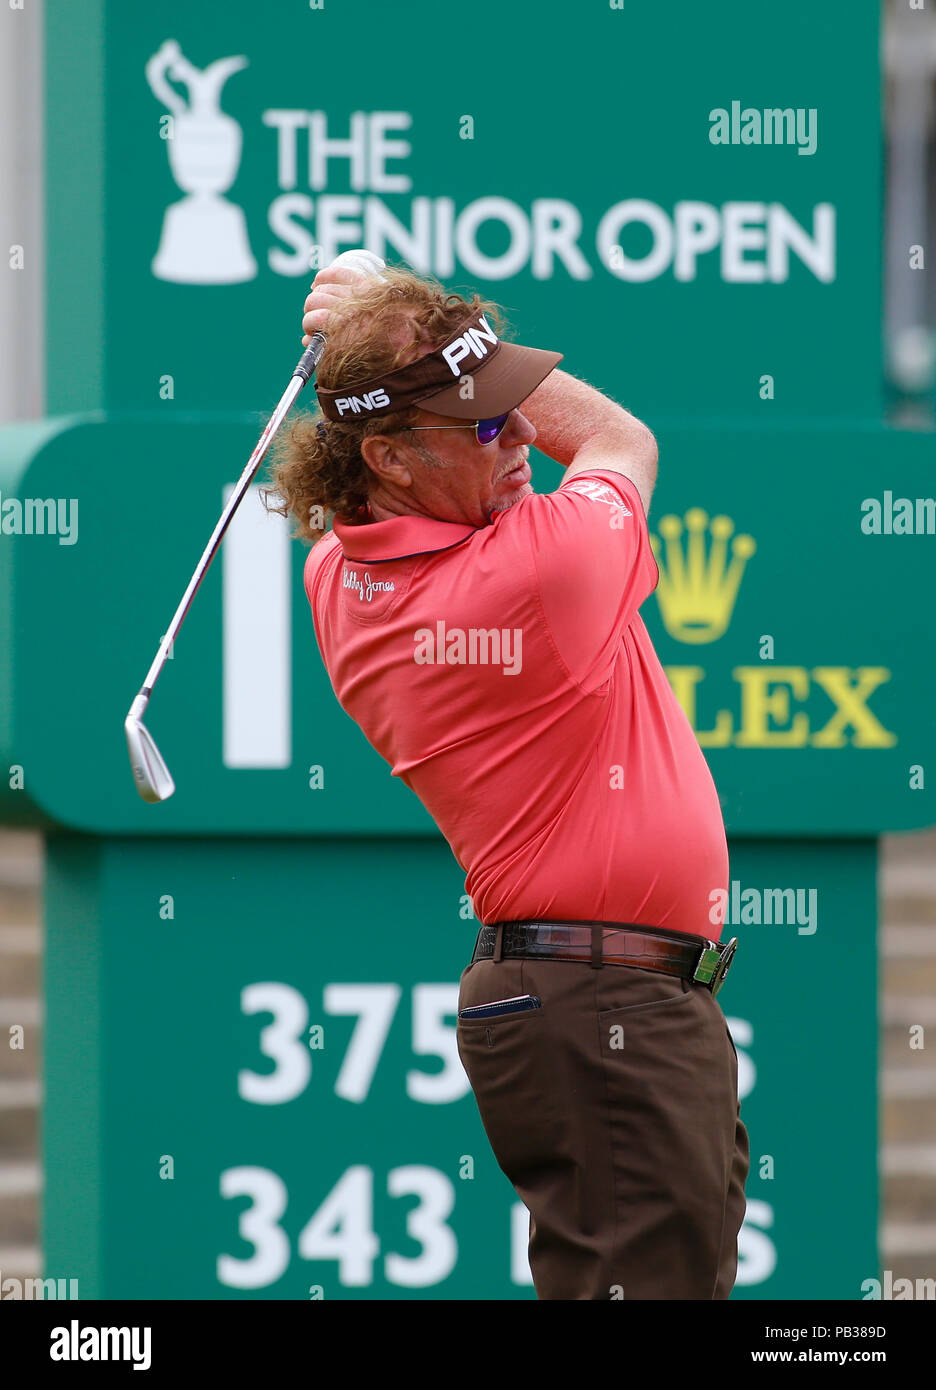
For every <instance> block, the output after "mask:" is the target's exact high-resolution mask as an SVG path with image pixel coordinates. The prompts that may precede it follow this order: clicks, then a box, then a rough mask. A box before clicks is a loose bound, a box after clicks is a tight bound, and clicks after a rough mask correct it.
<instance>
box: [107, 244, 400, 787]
mask: <svg viewBox="0 0 936 1390" xmlns="http://www.w3.org/2000/svg"><path fill="white" fill-rule="evenodd" d="M384 264H385V262H384V261H382V260H381V259H380V257H379V256H376V255H374V253H373V252H372V251H363V250H355V251H345V252H343V253H342V255H340V256H337V257H336V258H335V260H334V261H332V265H341V266H347V267H348V269H349V270H357V271H359V272H360V273H361V274H364V275H373V276H375V277H376V278H377V279H382V278H383V277H382V276H381V275H380V274H379V268H380V267H382V266H383V265H384ZM324 351H325V337H324V334H322V333H313V334H312V341H311V342H310V343H309V346H308V347H307V348H306V350H305V352H304V353H303V354H302V356H301V357H300V359H299V361H298V363H297V364H296V368H295V370H294V372H293V374H292V377H291V379H290V382H289V385H288V386H287V388H286V390H285V391H284V392H283V395H282V397H281V398H280V401H279V404H278V405H277V407H276V409H275V410H274V412H273V414H272V415H271V417H270V419H269V421H268V423H267V425H266V427H265V429H264V431H263V433H262V434H261V436H260V438H259V439H258V441H257V444H256V447H255V448H254V451H253V453H252V454H251V455H250V458H249V459H248V460H247V464H246V466H245V468H244V471H243V472H242V473H241V475H240V478H239V479H238V480H237V484H236V486H235V488H234V490H233V492H232V493H231V496H230V497H229V498H228V502H227V505H226V506H225V508H224V511H223V512H222V513H221V516H220V517H219V518H218V523H217V525H216V526H215V528H214V530H213V531H212V533H211V537H210V539H209V541H208V544H207V545H206V546H205V549H204V551H203V553H202V557H201V559H200V560H199V562H198V564H197V566H196V568H195V573H194V574H193V575H192V577H191V579H190V580H189V582H188V585H187V587H186V590H185V593H184V594H183V595H182V598H181V600H180V602H179V606H178V608H177V609H176V611H175V614H174V616H173V619H172V622H171V623H170V624H169V627H168V629H167V631H166V635H165V636H164V637H163V639H162V642H161V643H160V645H159V650H158V651H157V653H156V656H155V658H154V660H153V664H152V666H151V667H150V668H149V671H148V672H147V673H146V680H145V681H144V682H143V685H142V686H141V687H140V691H139V694H138V695H137V696H136V699H135V700H134V701H133V704H132V705H131V706H130V711H129V713H128V714H127V717H126V719H125V720H124V732H125V733H126V735H127V748H128V750H129V753H130V766H131V768H132V769H133V777H134V780H135V782H136V788H137V791H138V792H139V793H140V796H141V797H142V798H143V800H144V801H149V802H156V801H166V800H168V798H169V797H170V796H171V795H172V793H173V792H174V791H175V782H174V781H173V778H172V773H171V772H170V771H169V769H168V767H167V766H166V763H165V759H164V758H163V757H162V754H161V753H160V751H159V749H158V748H157V747H156V743H155V740H154V739H153V736H152V734H151V733H150V732H149V730H148V729H147V728H146V726H145V724H144V723H143V716H144V714H145V713H146V708H147V705H148V704H149V701H150V696H151V695H152V693H153V687H154V685H155V684H156V682H157V680H158V679H159V675H160V672H161V671H162V669H163V666H164V665H165V664H166V658H167V656H168V655H169V651H170V650H171V648H172V644H173V642H174V641H175V639H176V636H177V635H178V632H179V629H180V627H181V626H182V623H183V622H184V620H185V615H186V613H187V612H188V610H189V607H190V606H191V603H192V600H193V599H194V597H195V595H196V594H197V592H198V589H199V586H200V584H201V582H202V580H203V579H204V577H205V574H206V573H207V570H208V566H209V565H210V564H211V562H212V560H213V559H214V557H215V553H216V551H217V549H218V547H219V545H220V544H221V540H222V538H223V536H224V533H225V531H226V530H227V528H228V525H229V524H230V521H231V518H232V517H233V515H234V513H235V512H236V511H237V508H238V507H239V506H240V504H241V501H242V500H243V497H244V494H245V493H246V491H247V489H248V487H249V486H250V484H251V482H252V481H253V478H254V476H255V474H256V472H257V470H258V469H259V467H260V464H261V463H262V462H263V459H264V457H265V456H266V453H267V450H268V449H269V447H270V444H271V443H272V441H273V438H274V436H275V435H276V433H277V431H278V430H279V428H280V426H281V425H282V423H283V421H284V420H285V418H286V416H287V415H288V414H289V411H290V410H291V409H292V406H293V403H294V402H295V400H296V397H297V396H298V395H299V392H300V391H301V390H302V388H303V387H304V386H305V384H306V382H307V381H309V379H310V378H311V377H312V375H313V374H314V372H315V369H316V367H317V366H318V364H319V362H320V361H321V358H322V354H323V352H324Z"/></svg>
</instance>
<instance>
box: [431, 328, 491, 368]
mask: <svg viewBox="0 0 936 1390" xmlns="http://www.w3.org/2000/svg"><path fill="white" fill-rule="evenodd" d="M486 343H490V344H492V346H493V345H496V343H497V334H496V333H495V332H494V330H493V329H492V328H491V326H490V325H489V323H488V321H487V319H486V318H485V317H484V315H483V314H482V315H481V317H480V318H479V319H478V327H477V328H469V329H467V330H466V331H465V332H464V333H463V334H462V335H461V337H460V338H456V339H455V341H454V343H449V345H448V347H444V348H443V349H442V356H443V357H444V358H445V360H446V362H447V363H448V364H449V367H450V368H451V370H452V375H453V376H458V375H459V374H460V372H461V363H462V362H464V360H465V358H466V357H474V358H476V359H477V360H478V361H479V362H480V361H483V359H484V358H485V357H487V355H488V352H489V351H490V349H489V348H487V347H486V346H485V344H486Z"/></svg>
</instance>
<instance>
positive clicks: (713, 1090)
mask: <svg viewBox="0 0 936 1390" xmlns="http://www.w3.org/2000/svg"><path fill="white" fill-rule="evenodd" d="M521 994H535V995H537V996H538V997H539V998H540V1000H541V1001H542V1008H539V1009H531V1010H529V1011H527V1012H525V1013H516V1014H513V1015H507V1016H506V1017H499V1018H488V1019H478V1020H471V1021H464V1020H461V1019H459V1021H458V1050H459V1055H460V1057H461V1060H462V1065H463V1066H464V1068H465V1071H466V1072H467V1073H468V1078H469V1080H470V1082H471V1086H472V1090H473V1091H474V1094H475V1098H476V1100H477V1103H478V1109H479V1111H480V1113H481V1120H482V1123H483V1125H484V1128H485V1131H486V1133H487V1136H488V1139H489V1140H490V1143H491V1148H492V1149H493V1151H494V1156H495V1158H496V1159H497V1162H498V1164H499V1166H500V1167H501V1169H502V1170H503V1172H504V1173H505V1174H506V1175H507V1177H508V1178H509V1179H510V1181H511V1183H513V1186H514V1188H515V1189H516V1191H517V1194H518V1196H519V1197H520V1198H521V1199H522V1201H523V1202H524V1204H525V1205H526V1207H527V1208H528V1210H529V1212H530V1246H529V1254H530V1267H531V1269H532V1272H533V1282H534V1286H535V1288H536V1293H537V1297H538V1298H541V1299H724V1298H727V1297H728V1295H729V1293H730V1292H731V1288H732V1286H733V1284H734V1281H735V1275H736V1273H737V1265H738V1247H737V1241H738V1231H739V1230H740V1227H741V1223H742V1221H743V1219H744V1209H745V1199H744V1182H745V1179H746V1177H747V1173H748V1166H749V1151H748V1135H747V1130H746V1129H745V1127H744V1125H743V1124H742V1122H741V1107H740V1105H739V1103H738V1097H737V1087H738V1058H737V1053H736V1052H735V1049H734V1044H733V1042H732V1041H731V1035H730V1033H729V1032H728V1025H727V1023H726V1021H725V1015H724V1013H723V1012H722V1009H721V1006H720V1005H719V1003H718V1000H717V999H715V998H714V997H713V995H712V994H711V993H710V991H709V990H707V989H706V988H704V987H703V986H701V985H695V984H690V983H689V982H687V981H684V980H680V979H677V978H674V977H673V976H670V975H662V974H659V973H657V972H653V971H648V970H639V969H636V968H635V967H632V966H624V965H603V966H602V967H601V968H600V969H593V968H592V967H591V966H590V965H589V964H588V963H587V962H579V961H554V960H501V961H497V962H495V961H493V960H480V961H476V962H475V963H474V964H473V965H469V966H468V967H467V968H466V969H465V970H464V971H463V973H462V976H461V985H460V990H459V1001H458V1004H459V1008H460V1009H463V1008H468V1007H470V1006H471V1005H474V1004H486V1003H489V1002H491V1001H492V1000H496V999H509V998H512V997H514V996H516V995H521Z"/></svg>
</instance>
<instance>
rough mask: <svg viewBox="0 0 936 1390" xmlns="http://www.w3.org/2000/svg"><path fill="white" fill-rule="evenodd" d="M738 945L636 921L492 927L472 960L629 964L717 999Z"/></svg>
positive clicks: (481, 938) (482, 936) (484, 931)
mask: <svg viewBox="0 0 936 1390" xmlns="http://www.w3.org/2000/svg"><path fill="white" fill-rule="evenodd" d="M737 945H738V938H737V937H736V936H733V937H732V938H731V940H730V941H710V940H709V938H708V937H705V936H695V935H694V934H692V933H690V932H668V931H664V930H663V929H662V928H660V927H648V926H645V925H644V924H643V923H641V922H549V921H546V922H543V921H523V922H491V923H488V925H486V926H483V927H482V928H481V930H480V931H479V932H478V939H477V941H476V942H475V948H474V954H473V955H472V957H471V960H472V963H474V961H476V960H495V961H497V960H501V959H502V958H503V959H516V958H518V957H533V958H535V959H537V960H581V961H587V962H588V963H589V964H591V965H592V966H594V967H595V969H600V968H601V967H602V966H603V965H632V966H636V968H637V969H638V970H658V971H660V972H661V973H662V974H664V975H678V976H680V977H681V978H682V979H684V980H692V981H693V982H694V983H695V984H700V985H704V986H705V987H706V989H710V990H711V992H712V994H717V993H718V991H719V990H720V989H721V987H722V985H723V984H724V983H725V976H726V975H727V974H728V969H729V966H730V965H731V962H732V960H733V959H734V953H735V950H736V949H737Z"/></svg>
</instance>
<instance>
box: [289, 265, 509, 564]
mask: <svg viewBox="0 0 936 1390" xmlns="http://www.w3.org/2000/svg"><path fill="white" fill-rule="evenodd" d="M381 275H382V276H383V277H384V278H383V280H376V279H375V280H372V281H370V280H369V281H367V283H366V284H364V285H362V287H361V288H360V290H358V291H356V292H355V294H354V295H351V296H349V297H348V298H346V299H344V300H342V301H341V303H340V305H339V306H338V307H336V308H335V309H334V310H332V311H330V313H329V318H328V345H327V347H326V349H325V352H324V354H323V355H322V360H321V362H320V363H319V368H318V373H317V380H318V381H319V383H320V384H321V386H323V387H324V388H325V389H327V390H331V391H334V390H337V389H338V388H339V387H341V388H347V389H348V390H353V389H354V386H355V385H356V384H357V383H359V382H364V381H369V380H370V379H371V378H372V377H380V376H383V375H386V374H387V373H389V372H392V371H395V370H396V369H397V368H399V367H404V366H408V365H409V363H410V362H414V361H415V360H416V359H417V358H418V357H422V356H424V355H425V354H426V353H427V352H432V351H433V350H434V349H435V348H437V347H439V346H441V344H442V343H444V342H445V341H446V339H447V338H449V337H451V335H452V333H454V331H455V329H456V328H457V327H458V326H459V324H461V323H462V322H463V321H464V319H465V317H466V315H467V314H469V313H471V312H473V311H476V312H478V313H483V314H484V315H485V316H486V317H487V318H488V321H489V322H490V323H491V325H492V327H495V328H496V330H497V331H498V334H499V335H500V334H501V333H502V315H501V312H500V310H499V308H498V306H497V305H496V304H493V303H491V302H490V301H489V300H486V299H482V297H481V296H480V295H478V294H472V297H471V299H470V300H468V299H464V298H463V297H462V296H461V295H459V294H450V293H449V292H448V291H447V290H446V289H445V287H444V285H442V284H440V283H439V281H438V280H435V279H433V278H432V277H430V276H419V275H416V274H414V272H413V271H411V270H408V269H406V268H404V267H401V266H396V267H391V266H388V267H387V268H386V269H385V270H383V271H381ZM417 418H418V417H417V414H416V411H415V409H414V408H413V407H411V406H410V407H406V408H405V409H402V410H397V411H393V412H391V413H390V414H387V415H381V416H378V417H377V418H376V419H374V418H369V419H351V420H326V419H325V417H324V416H323V415H322V413H321V411H315V412H312V413H309V412H304V413H300V414H297V415H296V416H294V417H293V419H292V421H291V422H290V423H289V424H288V425H287V426H286V428H285V429H284V430H283V431H282V432H281V433H280V435H279V436H278V438H277V440H276V441H275V442H274V446H273V453H272V464H271V468H270V481H271V485H270V487H268V488H265V489H264V490H263V497H264V503H265V505H266V506H267V509H268V510H269V511H274V512H278V513H279V514H280V515H281V516H289V517H291V518H292V521H293V534H294V535H296V536H299V537H301V539H302V540H305V541H308V542H309V543H310V544H312V545H314V544H315V542H316V541H317V540H319V539H321V537H322V536H323V535H324V534H325V531H326V530H327V527H328V524H329V523H330V521H331V519H332V517H335V516H337V517H338V518H339V519H340V520H341V521H344V522H348V523H352V524H353V523H354V522H364V521H366V520H367V499H368V491H369V486H370V483H371V480H372V474H371V473H370V470H369V469H368V467H367V465H366V463H365V462H364V459H363V458H362V457H361V442H362V440H364V439H366V438H367V436H368V435H372V434H391V433H393V432H394V431H397V430H402V429H405V428H406V426H407V425H409V424H412V423H413V422H414V421H415V420H416V419H417Z"/></svg>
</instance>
